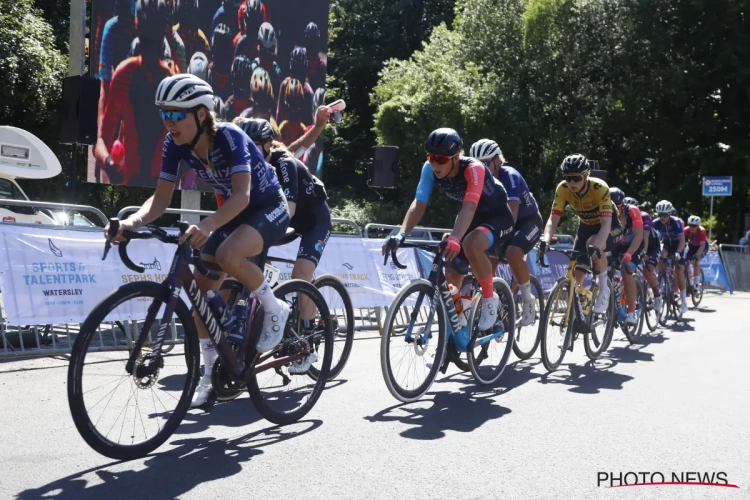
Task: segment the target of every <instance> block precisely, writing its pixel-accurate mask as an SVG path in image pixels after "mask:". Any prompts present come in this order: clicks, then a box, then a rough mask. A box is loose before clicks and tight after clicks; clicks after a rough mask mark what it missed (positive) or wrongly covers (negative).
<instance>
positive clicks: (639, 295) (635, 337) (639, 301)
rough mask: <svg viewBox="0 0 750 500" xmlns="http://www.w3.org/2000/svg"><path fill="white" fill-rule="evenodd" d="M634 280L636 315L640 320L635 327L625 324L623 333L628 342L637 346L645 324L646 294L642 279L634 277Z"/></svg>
mask: <svg viewBox="0 0 750 500" xmlns="http://www.w3.org/2000/svg"><path fill="white" fill-rule="evenodd" d="M633 279H634V280H635V296H636V299H635V313H636V316H637V318H638V322H637V323H636V324H635V325H628V324H627V323H625V324H624V325H623V326H622V331H623V332H624V333H625V336H626V337H627V339H628V342H630V343H631V344H637V343H638V341H639V339H640V336H641V332H642V331H643V322H644V316H645V309H646V307H645V303H646V300H645V292H644V291H643V283H642V282H641V278H640V277H639V276H633Z"/></svg>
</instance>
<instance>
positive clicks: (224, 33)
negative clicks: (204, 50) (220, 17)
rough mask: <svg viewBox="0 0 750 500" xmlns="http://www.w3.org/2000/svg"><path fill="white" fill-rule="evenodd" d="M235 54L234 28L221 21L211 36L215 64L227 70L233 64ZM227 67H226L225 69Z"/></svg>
mask: <svg viewBox="0 0 750 500" xmlns="http://www.w3.org/2000/svg"><path fill="white" fill-rule="evenodd" d="M233 54H234V35H233V34H232V28H230V27H229V26H227V25H226V24H224V23H220V24H218V25H217V26H216V28H214V32H213V35H212V36H211V56H212V57H213V60H214V64H217V63H218V66H220V67H221V69H222V70H224V71H227V70H229V67H230V66H231V64H232V55H233ZM225 68H226V69H225Z"/></svg>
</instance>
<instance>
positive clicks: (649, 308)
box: [641, 281, 661, 332]
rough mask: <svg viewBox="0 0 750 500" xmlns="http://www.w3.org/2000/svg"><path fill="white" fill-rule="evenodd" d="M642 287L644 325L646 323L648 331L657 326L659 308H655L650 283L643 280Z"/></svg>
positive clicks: (654, 298)
mask: <svg viewBox="0 0 750 500" xmlns="http://www.w3.org/2000/svg"><path fill="white" fill-rule="evenodd" d="M641 285H642V288H643V291H644V300H643V302H644V310H645V314H644V316H645V317H646V325H648V329H649V331H651V332H653V331H654V330H656V329H657V328H658V326H659V319H660V318H661V308H660V309H658V310H657V309H656V297H654V291H653V290H652V289H651V285H649V284H648V282H647V281H645V282H643V283H642V284H641Z"/></svg>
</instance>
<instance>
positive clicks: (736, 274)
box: [0, 203, 750, 357]
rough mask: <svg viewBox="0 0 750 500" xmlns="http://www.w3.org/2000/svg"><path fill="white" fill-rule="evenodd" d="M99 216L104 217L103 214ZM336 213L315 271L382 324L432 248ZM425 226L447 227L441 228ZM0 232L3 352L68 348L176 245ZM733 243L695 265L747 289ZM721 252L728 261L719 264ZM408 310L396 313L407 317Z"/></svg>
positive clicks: (18, 227)
mask: <svg viewBox="0 0 750 500" xmlns="http://www.w3.org/2000/svg"><path fill="white" fill-rule="evenodd" d="M42 205H44V204H42V203H36V204H35V206H42ZM66 206H67V207H71V205H66ZM81 208H93V207H81ZM131 208H135V209H137V207H128V208H127V209H123V210H122V211H121V212H120V213H119V214H118V215H119V216H120V217H122V216H123V215H125V214H126V213H127V211H126V210H128V209H131ZM131 211H132V210H131ZM187 212H199V213H198V214H197V215H208V214H210V212H204V211H187V210H182V209H170V213H176V214H180V213H183V214H185V213H187ZM94 213H95V212H94ZM100 219H101V220H102V222H105V221H106V218H105V217H104V215H103V214H101V216H100ZM339 221H340V223H341V224H344V225H347V226H348V228H349V230H350V231H352V232H353V233H358V234H350V235H341V234H336V235H334V236H332V237H331V238H330V240H329V242H328V245H327V247H326V251H325V253H324V254H323V259H322V260H321V262H320V265H319V268H318V271H317V273H316V275H318V276H320V275H323V274H333V275H335V276H337V277H338V278H339V279H341V280H342V281H343V282H344V285H345V286H346V288H347V290H348V291H349V295H350V297H351V299H352V303H353V306H354V315H355V318H354V321H355V330H357V331H363V330H379V331H380V330H382V320H383V318H384V317H385V312H386V308H387V307H388V306H389V305H390V304H391V302H392V300H393V297H394V296H395V295H396V293H398V291H399V289H400V288H401V287H402V286H403V285H404V284H406V283H408V282H410V281H412V280H413V279H415V278H420V277H424V278H426V277H427V275H428V274H429V269H430V264H431V262H432V259H433V256H434V254H432V253H429V252H425V251H423V250H416V249H413V248H409V249H401V250H399V254H398V257H399V260H400V261H401V262H402V263H404V264H406V266H407V269H406V270H400V269H398V268H396V266H395V265H393V263H391V262H389V263H388V264H384V263H383V257H382V255H381V253H380V248H381V245H382V241H383V240H382V239H380V238H378V239H368V238H362V237H360V236H359V235H361V234H362V232H361V231H360V230H359V226H357V225H356V224H355V223H354V222H353V221H349V220H346V219H339ZM373 226H377V228H378V229H384V230H388V229H389V226H387V225H367V226H365V230H364V234H365V235H369V234H371V231H372V230H373ZM393 227H396V226H393ZM167 229H170V228H167ZM172 229H174V228H172ZM424 230H425V231H426V232H429V231H434V232H436V233H437V232H440V233H442V232H443V231H444V230H443V229H439V228H424ZM440 236H442V234H440ZM430 238H431V236H430ZM0 239H2V241H3V246H4V249H5V256H4V258H3V259H2V260H0V272H2V275H1V276H2V278H1V279H0V298H1V299H2V300H1V301H0V314H2V318H3V319H2V323H0V332H1V333H2V352H0V357H3V356H4V357H8V356H18V355H49V354H59V353H66V352H69V351H70V349H71V347H72V344H73V342H74V341H75V337H76V335H77V333H78V328H79V324H80V322H82V321H83V320H84V319H85V317H86V316H87V315H88V313H89V311H91V309H92V308H93V307H94V306H95V305H96V304H97V303H98V301H99V300H101V298H102V297H103V296H105V295H106V294H108V293H109V292H111V291H112V290H114V289H115V288H116V287H117V286H119V285H121V284H123V283H127V282H131V281H138V280H149V281H161V280H163V279H164V276H165V275H166V272H167V269H168V267H169V263H170V262H171V260H172V257H173V255H174V248H172V247H171V246H170V245H163V244H161V243H160V242H158V241H157V240H139V241H134V242H133V244H132V245H131V248H130V254H131V258H132V259H133V261H134V262H136V263H139V264H141V265H143V266H144V267H146V268H147V270H146V272H145V273H143V274H140V275H139V274H134V273H133V271H131V270H129V269H127V268H126V267H125V266H124V265H123V264H122V263H121V262H120V260H119V256H118V255H117V253H116V252H110V255H109V256H108V257H107V260H106V261H102V260H101V257H102V251H103V244H104V237H103V234H102V232H101V228H71V227H70V226H68V227H59V226H44V227H42V226H39V225H35V224H12V223H4V224H0ZM298 244H299V243H298V242H296V241H295V242H292V243H290V244H287V245H284V246H280V247H273V248H272V250H271V251H270V252H269V257H271V258H273V257H277V258H281V259H288V260H292V261H294V260H295V259H296V255H297V249H298ZM735 249H740V250H741V248H740V247H737V246H736V245H722V247H721V248H720V252H719V254H717V253H716V252H709V253H708V254H707V255H706V257H704V260H703V261H702V267H703V269H704V272H705V274H706V282H707V283H709V284H711V285H713V286H715V287H717V288H720V289H728V290H731V289H732V288H737V289H748V283H750V254H747V253H744V252H741V251H735ZM547 259H548V261H549V264H550V266H549V268H542V267H540V266H539V265H538V264H537V263H536V252H535V251H533V250H532V252H531V253H530V254H529V255H528V256H527V264H528V266H529V270H530V272H531V273H532V274H534V275H535V276H537V278H538V279H539V281H540V283H541V285H542V288H543V290H544V292H545V294H546V293H548V292H549V290H550V289H551V288H552V287H553V286H554V284H555V282H556V281H557V280H558V279H559V278H560V277H562V276H564V275H565V273H566V271H567V268H568V260H567V258H566V257H565V256H564V255H562V254H560V253H557V252H550V253H548V254H547ZM723 262H729V263H730V264H729V266H728V267H727V272H726V273H725V271H724V269H725V267H724V264H723ZM274 265H276V266H277V267H278V268H279V269H280V271H281V280H285V279H289V278H290V277H291V271H292V267H293V266H292V264H286V263H278V264H274ZM497 275H498V276H501V277H503V278H504V279H506V281H508V282H510V280H511V276H510V272H509V269H508V267H507V266H506V265H500V266H499V268H498V271H497ZM727 275H728V276H729V279H727ZM730 281H731V283H730ZM185 300H186V299H185ZM186 303H187V300H186ZM146 307H147V306H143V307H142V310H141V309H138V307H132V308H131V309H129V310H128V311H126V312H125V313H123V314H122V315H121V316H120V317H115V318H112V319H113V321H112V322H110V323H107V324H106V325H105V326H104V327H103V328H102V329H101V331H99V332H98V334H97V336H96V337H95V339H94V342H95V347H96V349H98V350H113V349H128V348H129V346H130V345H132V342H133V338H134V337H135V336H136V332H138V327H139V322H140V321H141V320H142V318H143V317H145V310H146ZM329 307H330V308H331V309H332V312H333V314H343V311H342V307H341V305H340V304H333V303H330V302H329ZM406 312H407V311H405V314H402V315H400V317H403V318H406V317H407V316H406ZM169 332H170V334H169V339H168V340H167V343H168V344H174V343H179V342H181V339H182V326H181V325H180V324H175V323H173V324H172V325H170V328H169Z"/></svg>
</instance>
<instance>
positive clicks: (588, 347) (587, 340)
mask: <svg viewBox="0 0 750 500" xmlns="http://www.w3.org/2000/svg"><path fill="white" fill-rule="evenodd" d="M607 285H608V286H609V290H610V293H609V307H608V308H607V324H606V326H605V327H604V335H603V336H602V338H601V339H600V340H599V347H598V348H597V347H596V346H595V345H594V335H595V334H594V332H592V331H591V320H592V319H593V314H594V312H593V310H592V311H591V313H589V319H588V323H589V324H588V327H589V329H588V331H586V332H585V333H584V334H583V348H584V350H585V351H586V356H588V358H589V359H590V360H591V361H596V360H597V359H599V357H600V356H601V355H602V353H604V351H606V350H607V349H609V345H610V344H611V343H612V337H613V335H614V332H615V294H614V292H613V290H614V285H613V284H612V280H611V279H609V278H607ZM597 295H598V293H595V294H594V295H593V297H592V299H591V300H593V301H594V303H596V300H597Z"/></svg>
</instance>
